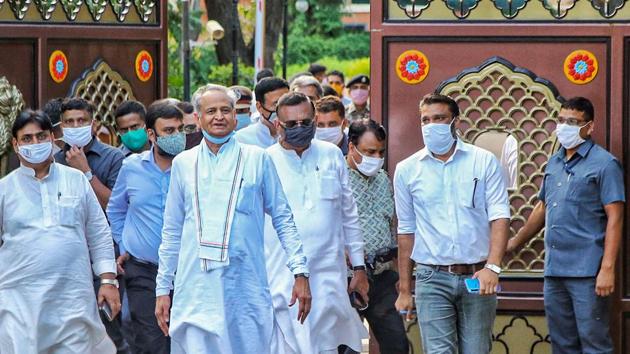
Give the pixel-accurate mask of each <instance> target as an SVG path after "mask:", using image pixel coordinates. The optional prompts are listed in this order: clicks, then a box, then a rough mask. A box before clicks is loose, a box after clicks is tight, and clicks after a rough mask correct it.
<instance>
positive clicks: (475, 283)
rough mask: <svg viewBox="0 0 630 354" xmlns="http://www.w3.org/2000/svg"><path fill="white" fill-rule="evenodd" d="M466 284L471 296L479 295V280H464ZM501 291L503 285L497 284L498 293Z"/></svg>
mask: <svg viewBox="0 0 630 354" xmlns="http://www.w3.org/2000/svg"><path fill="white" fill-rule="evenodd" d="M464 284H465V285H466V290H467V291H468V292H469V293H470V294H479V279H477V278H470V279H464ZM499 291H501V285H499V284H497V292H499Z"/></svg>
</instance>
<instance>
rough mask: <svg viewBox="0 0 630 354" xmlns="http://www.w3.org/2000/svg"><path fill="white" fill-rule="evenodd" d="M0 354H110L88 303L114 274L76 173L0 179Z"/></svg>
mask: <svg viewBox="0 0 630 354" xmlns="http://www.w3.org/2000/svg"><path fill="white" fill-rule="evenodd" d="M0 235H1V240H0V244H1V246H0V353H2V354H31V353H55V354H59V353H68V354H70V353H86V354H107V353H115V352H116V348H115V347H114V345H113V343H112V342H111V341H110V339H109V338H108V337H107V334H106V333H105V327H104V326H103V324H102V323H101V320H100V317H99V315H98V310H97V306H96V297H95V296H94V286H93V283H92V274H91V273H92V272H91V271H90V261H91V262H92V269H93V270H94V273H96V274H99V275H100V274H102V273H108V272H109V273H116V264H115V262H114V246H113V242H112V237H111V232H110V229H109V225H108V224H107V220H106V219H105V215H104V214H103V211H102V209H101V206H100V205H99V203H98V201H97V199H96V196H95V195H94V192H93V191H92V188H91V186H90V184H89V182H88V181H87V179H86V178H85V176H83V174H82V173H81V172H80V171H78V170H75V169H73V168H70V167H66V166H62V165H60V164H56V163H53V164H52V165H51V167H50V173H49V175H48V176H47V177H45V178H44V179H42V180H37V179H36V178H35V177H34V171H33V170H32V169H29V168H26V167H20V168H19V169H17V170H15V171H13V172H12V173H11V174H9V175H8V176H6V177H5V178H3V179H2V180H0Z"/></svg>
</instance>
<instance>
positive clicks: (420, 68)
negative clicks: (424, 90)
mask: <svg viewBox="0 0 630 354" xmlns="http://www.w3.org/2000/svg"><path fill="white" fill-rule="evenodd" d="M429 67H430V65H429V59H427V57H426V55H424V53H422V52H421V51H419V50H408V51H406V52H404V53H402V54H401V55H399V56H398V59H397V60H396V74H397V75H398V78H399V79H400V80H402V81H403V82H405V83H408V84H412V85H413V84H418V83H420V82H422V81H423V80H424V79H425V78H426V77H427V75H428V74H429Z"/></svg>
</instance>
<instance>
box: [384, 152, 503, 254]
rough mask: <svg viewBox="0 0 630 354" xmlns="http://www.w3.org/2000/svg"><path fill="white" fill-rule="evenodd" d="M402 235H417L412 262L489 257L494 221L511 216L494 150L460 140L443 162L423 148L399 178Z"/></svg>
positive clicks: (399, 172)
mask: <svg viewBox="0 0 630 354" xmlns="http://www.w3.org/2000/svg"><path fill="white" fill-rule="evenodd" d="M394 196H395V200H396V213H397V215H398V234H400V235H405V234H413V235H414V236H415V239H414V246H413V251H412V254H411V258H412V259H413V260H414V261H416V262H417V263H421V264H431V265H451V264H474V263H478V262H481V261H484V260H486V259H487V258H488V253H489V250H490V224H489V223H490V222H491V221H493V220H497V219H502V218H509V217H510V205H509V202H508V196H507V190H506V187H505V179H504V176H503V172H502V169H501V166H500V165H499V162H498V161H497V159H496V157H495V156H494V155H493V154H492V153H491V152H489V151H486V150H484V149H481V148H479V147H476V146H474V145H470V144H467V143H464V142H462V141H460V140H458V141H457V146H456V148H455V151H454V153H453V155H452V156H451V157H450V158H449V159H448V160H447V161H446V162H442V161H440V160H438V159H436V158H435V157H433V155H432V154H431V153H430V152H429V151H428V149H427V148H426V147H425V148H424V149H422V150H420V151H418V152H417V153H415V154H413V155H411V156H410V157H408V158H407V159H405V160H403V161H401V162H400V163H399V164H398V165H397V167H396V173H395V175H394Z"/></svg>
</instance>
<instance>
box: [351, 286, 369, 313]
mask: <svg viewBox="0 0 630 354" xmlns="http://www.w3.org/2000/svg"><path fill="white" fill-rule="evenodd" d="M350 304H351V305H352V307H354V308H356V309H357V310H359V311H363V310H365V309H367V308H368V306H369V305H368V304H367V302H365V300H363V297H362V296H361V294H359V292H357V291H353V292H351V293H350Z"/></svg>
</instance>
